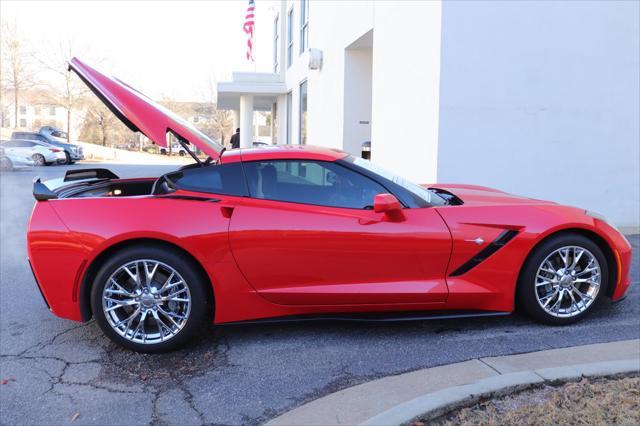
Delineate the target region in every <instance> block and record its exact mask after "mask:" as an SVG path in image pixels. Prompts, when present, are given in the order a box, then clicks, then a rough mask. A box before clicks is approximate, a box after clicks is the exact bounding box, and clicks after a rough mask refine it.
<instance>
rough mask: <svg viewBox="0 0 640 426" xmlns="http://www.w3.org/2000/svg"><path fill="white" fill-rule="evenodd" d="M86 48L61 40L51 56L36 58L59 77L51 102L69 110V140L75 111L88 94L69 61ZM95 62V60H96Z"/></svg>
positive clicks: (80, 54) (70, 41)
mask: <svg viewBox="0 0 640 426" xmlns="http://www.w3.org/2000/svg"><path fill="white" fill-rule="evenodd" d="M86 50H87V49H86V48H78V47H77V46H76V44H75V43H74V41H73V40H65V41H61V42H60V43H59V44H58V46H57V48H56V49H51V54H50V55H49V57H44V58H42V57H38V58H34V59H35V60H36V61H37V62H38V63H39V64H40V65H41V66H42V67H44V68H45V69H46V70H48V71H50V72H52V73H53V75H55V76H56V77H57V79H56V80H57V82H56V83H55V84H54V86H53V88H52V89H53V91H52V93H51V96H50V99H49V102H50V103H52V104H54V105H58V106H61V107H63V108H64V109H65V110H66V111H67V128H66V132H67V141H68V142H71V129H72V128H73V126H72V118H73V113H74V111H76V109H77V108H78V106H79V105H80V104H81V103H82V100H83V97H84V96H85V95H86V94H87V92H88V89H87V87H86V86H85V85H84V84H82V83H81V82H80V81H79V79H78V78H76V77H75V76H74V75H73V74H72V72H71V71H70V70H69V66H68V64H67V61H69V60H70V59H71V58H73V57H74V56H77V55H78V56H83V55H82V54H83V53H84V52H86ZM94 62H95V61H94Z"/></svg>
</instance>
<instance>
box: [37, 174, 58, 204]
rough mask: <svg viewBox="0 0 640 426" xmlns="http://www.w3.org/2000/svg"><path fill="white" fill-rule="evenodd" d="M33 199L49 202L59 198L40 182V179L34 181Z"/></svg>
mask: <svg viewBox="0 0 640 426" xmlns="http://www.w3.org/2000/svg"><path fill="white" fill-rule="evenodd" d="M33 198H35V199H36V201H47V200H51V199H54V198H58V194H56V193H55V192H53V191H52V190H50V189H49V188H48V187H47V185H45V184H44V183H42V182H41V181H40V178H39V177H36V178H35V179H34V180H33Z"/></svg>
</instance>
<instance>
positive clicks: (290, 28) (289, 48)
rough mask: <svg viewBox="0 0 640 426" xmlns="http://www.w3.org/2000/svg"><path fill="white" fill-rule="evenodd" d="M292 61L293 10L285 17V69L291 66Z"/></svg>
mask: <svg viewBox="0 0 640 426" xmlns="http://www.w3.org/2000/svg"><path fill="white" fill-rule="evenodd" d="M292 59H293V8H291V10H290V11H289V14H288V15H287V68H288V67H290V66H291V62H292Z"/></svg>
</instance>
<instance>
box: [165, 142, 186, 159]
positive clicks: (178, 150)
mask: <svg viewBox="0 0 640 426" xmlns="http://www.w3.org/2000/svg"><path fill="white" fill-rule="evenodd" d="M160 154H161V155H169V148H164V147H163V148H160ZM171 154H172V155H176V154H177V155H179V156H180V157H184V156H185V155H187V150H186V149H184V147H183V146H182V145H180V144H179V143H174V144H172V145H171Z"/></svg>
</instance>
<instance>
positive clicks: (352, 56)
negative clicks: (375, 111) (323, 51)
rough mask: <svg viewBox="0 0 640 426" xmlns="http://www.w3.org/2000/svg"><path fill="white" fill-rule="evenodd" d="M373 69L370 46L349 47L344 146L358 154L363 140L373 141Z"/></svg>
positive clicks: (346, 71)
mask: <svg viewBox="0 0 640 426" xmlns="http://www.w3.org/2000/svg"><path fill="white" fill-rule="evenodd" d="M371 33H372V32H370V33H368V34H371ZM372 71H373V51H372V49H371V47H370V46H369V47H368V48H358V49H347V50H345V62H344V95H343V100H344V107H343V112H344V114H343V117H344V119H343V137H342V141H343V146H342V149H343V150H344V151H346V152H348V153H350V154H353V155H357V156H360V155H361V153H362V143H363V142H365V141H370V140H371V101H372V94H371V84H372Z"/></svg>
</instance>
